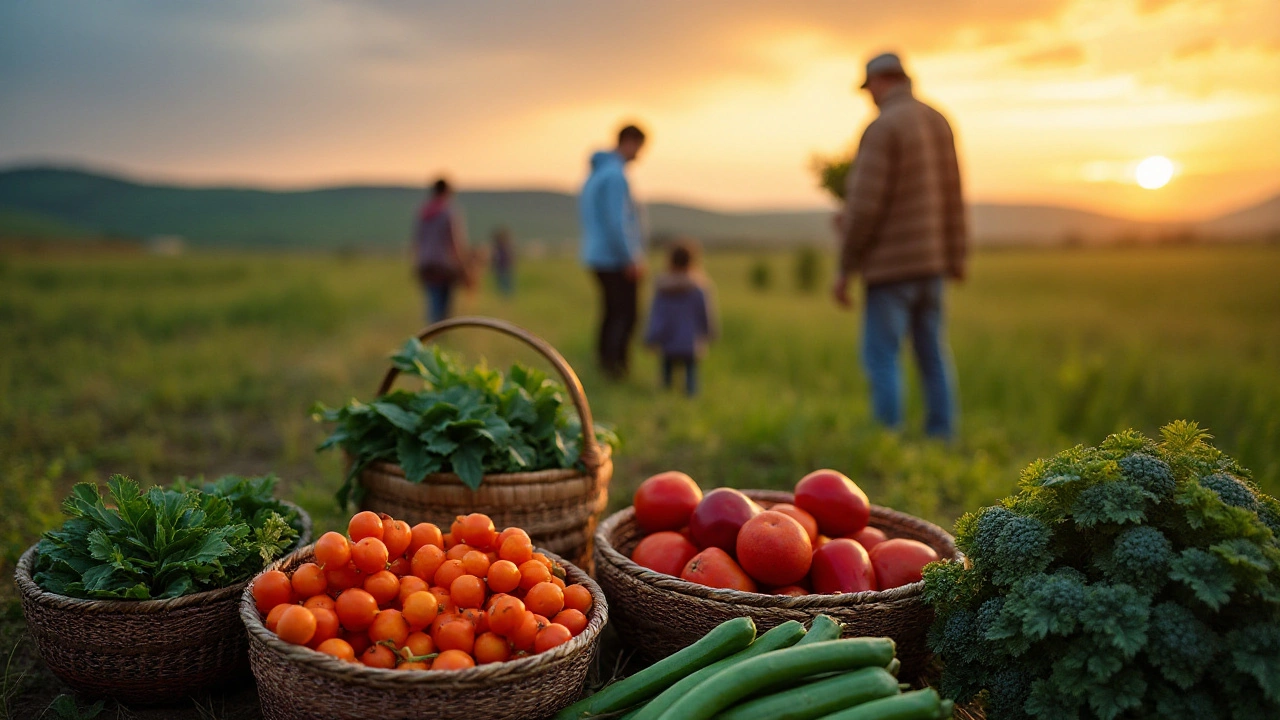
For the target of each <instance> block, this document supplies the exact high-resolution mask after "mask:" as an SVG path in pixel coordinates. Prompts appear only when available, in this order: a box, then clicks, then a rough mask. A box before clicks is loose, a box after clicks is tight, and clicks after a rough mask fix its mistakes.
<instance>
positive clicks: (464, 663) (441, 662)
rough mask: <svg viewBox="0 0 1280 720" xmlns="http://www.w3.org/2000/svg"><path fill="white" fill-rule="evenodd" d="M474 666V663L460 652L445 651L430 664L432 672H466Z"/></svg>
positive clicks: (465, 654) (469, 657)
mask: <svg viewBox="0 0 1280 720" xmlns="http://www.w3.org/2000/svg"><path fill="white" fill-rule="evenodd" d="M475 666H476V661H475V660H473V659H472V658H471V656H470V655H468V654H467V653H465V652H462V651H461V650H445V651H444V652H442V653H440V654H439V655H437V656H436V659H435V660H433V661H432V662H431V669H432V670H466V669H467V668H473V667H475Z"/></svg>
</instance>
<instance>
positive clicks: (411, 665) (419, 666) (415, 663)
mask: <svg viewBox="0 0 1280 720" xmlns="http://www.w3.org/2000/svg"><path fill="white" fill-rule="evenodd" d="M396 669H397V670H430V669H431V666H430V665H428V664H427V663H425V662H423V661H421V660H411V661H406V662H402V663H400V664H399V665H397V666H396Z"/></svg>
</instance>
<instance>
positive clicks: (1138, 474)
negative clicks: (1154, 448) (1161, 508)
mask: <svg viewBox="0 0 1280 720" xmlns="http://www.w3.org/2000/svg"><path fill="white" fill-rule="evenodd" d="M1119 465H1120V472H1121V473H1122V474H1123V475H1124V477H1125V479H1126V480H1128V481H1129V482H1132V483H1134V484H1136V485H1137V486H1138V487H1141V488H1142V489H1143V490H1146V491H1147V492H1149V493H1151V494H1152V495H1155V496H1156V497H1157V498H1162V499H1163V498H1167V497H1169V496H1170V495H1173V490H1174V487H1175V486H1176V483H1175V482H1174V480H1173V470H1172V469H1171V468H1170V467H1169V464H1168V463H1166V462H1165V461H1163V460H1161V459H1159V458H1154V457H1151V456H1150V455H1148V454H1146V453H1140V452H1138V453H1134V454H1132V455H1130V456H1128V457H1126V458H1124V459H1123V460H1121V461H1120V462H1119Z"/></svg>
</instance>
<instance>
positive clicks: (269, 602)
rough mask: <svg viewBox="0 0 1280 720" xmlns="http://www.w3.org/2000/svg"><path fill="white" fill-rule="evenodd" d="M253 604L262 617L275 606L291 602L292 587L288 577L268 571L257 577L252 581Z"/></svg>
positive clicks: (278, 572)
mask: <svg viewBox="0 0 1280 720" xmlns="http://www.w3.org/2000/svg"><path fill="white" fill-rule="evenodd" d="M253 602H254V603H255V604H256V605H257V606H258V612H260V613H262V614H263V615H266V614H267V613H269V612H271V608H273V607H275V606H277V605H281V604H283V603H291V602H293V585H292V584H291V583H290V582H289V576H288V575H285V574H284V573H282V572H280V571H279V570H268V571H266V572H264V573H262V574H261V575H259V576H258V577H257V578H255V579H254V581H253Z"/></svg>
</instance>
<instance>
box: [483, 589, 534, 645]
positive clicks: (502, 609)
mask: <svg viewBox="0 0 1280 720" xmlns="http://www.w3.org/2000/svg"><path fill="white" fill-rule="evenodd" d="M524 614H525V606H524V602H523V601H521V600H520V598H518V597H513V596H511V595H503V596H502V597H501V598H499V599H498V600H496V601H495V602H494V603H493V605H491V606H490V609H489V629H490V630H492V631H493V632H496V633H498V634H499V635H502V636H504V637H511V633H513V632H515V631H516V629H517V628H518V627H520V623H521V622H523V621H524Z"/></svg>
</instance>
